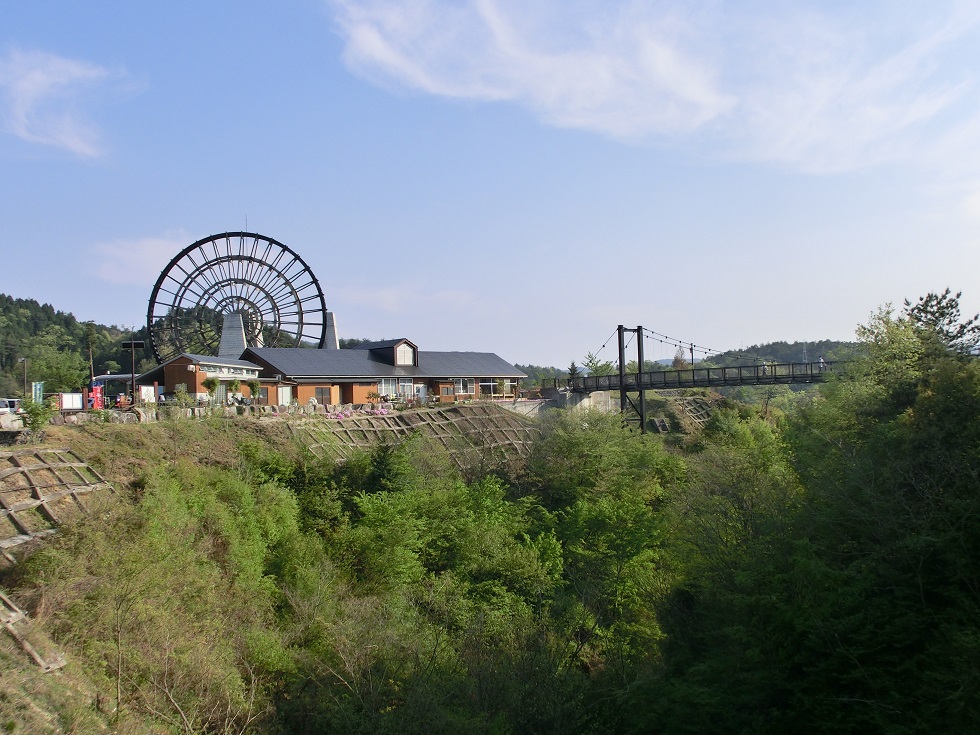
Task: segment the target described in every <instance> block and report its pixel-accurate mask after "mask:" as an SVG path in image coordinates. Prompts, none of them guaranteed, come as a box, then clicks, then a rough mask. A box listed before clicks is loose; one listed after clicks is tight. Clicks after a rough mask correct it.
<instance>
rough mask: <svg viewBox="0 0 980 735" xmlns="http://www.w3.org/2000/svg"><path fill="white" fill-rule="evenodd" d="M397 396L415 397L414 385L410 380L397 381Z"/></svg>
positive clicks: (401, 379) (400, 379)
mask: <svg viewBox="0 0 980 735" xmlns="http://www.w3.org/2000/svg"><path fill="white" fill-rule="evenodd" d="M398 395H400V396H405V397H406V398H412V397H413V396H414V395H415V385H414V381H413V380H412V379H411V378H399V379H398Z"/></svg>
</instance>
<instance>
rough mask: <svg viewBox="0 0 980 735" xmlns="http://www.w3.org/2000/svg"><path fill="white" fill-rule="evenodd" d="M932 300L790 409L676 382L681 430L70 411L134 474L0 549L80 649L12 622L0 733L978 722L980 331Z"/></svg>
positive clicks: (24, 598)
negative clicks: (29, 651)
mask: <svg viewBox="0 0 980 735" xmlns="http://www.w3.org/2000/svg"><path fill="white" fill-rule="evenodd" d="M937 298H938V299H939V303H938V304H937V303H936V302H935V300H931V301H927V302H925V305H924V306H923V304H922V303H920V304H919V305H916V306H910V307H908V308H907V309H906V311H904V312H903V313H902V314H899V315H893V314H890V313H888V312H884V311H883V312H880V313H879V314H877V315H876V316H875V317H874V319H873V320H872V321H871V323H870V324H869V325H867V326H866V327H864V328H862V331H861V334H862V339H863V346H864V348H865V349H866V350H867V356H866V357H864V358H862V359H858V360H855V361H853V362H852V363H849V364H848V365H847V368H846V369H845V370H841V371H840V372H836V371H835V374H834V379H833V380H831V381H829V382H827V383H826V384H822V385H820V386H819V387H818V388H817V389H816V391H814V392H812V393H806V394H803V395H800V396H797V397H796V400H794V401H793V402H792V403H787V404H786V409H787V410H786V411H785V412H784V411H776V410H775V409H774V408H773V407H772V406H771V405H769V406H768V407H762V406H759V407H755V406H750V405H746V404H744V403H739V402H735V401H727V402H725V401H721V402H719V403H718V404H717V405H715V404H714V403H713V399H712V400H711V401H709V400H708V398H709V397H708V396H699V397H697V396H684V398H688V397H691V398H694V397H697V398H698V399H699V400H697V401H691V402H690V405H689V406H688V408H689V409H690V410H689V411H688V410H687V409H684V410H685V411H686V412H687V414H688V417H689V419H690V420H691V422H693V423H697V424H699V425H700V428H699V430H698V432H697V433H696V434H691V435H690V436H688V437H687V439H686V440H685V441H677V442H674V441H670V442H668V441H666V440H665V439H664V438H663V437H661V436H656V435H650V434H647V435H641V434H638V433H634V432H630V431H624V430H623V427H622V424H621V421H620V418H619V417H618V416H615V415H603V414H599V413H593V412H580V413H576V412H564V411H556V412H553V413H550V414H547V415H546V416H545V417H544V418H543V419H541V420H540V421H539V422H537V423H536V424H535V425H534V426H533V427H532V426H530V425H526V424H524V423H523V422H520V426H522V427H524V431H523V433H521V431H520V429H519V428H518V425H514V426H508V425H507V423H506V422H504V423H500V424H495V425H494V426H493V427H487V429H486V430H485V431H481V430H480V427H479V425H478V424H475V423H474V421H475V420H476V417H475V416H471V415H466V414H465V413H461V414H449V413H432V414H419V415H416V416H414V417H412V418H408V417H407V416H403V417H402V421H399V422H393V423H390V424H385V425H382V424H376V423H375V424H372V423H363V422H360V423H352V424H350V425H348V426H342V425H341V424H342V422H327V421H326V420H324V419H313V418H310V419H303V420H300V421H298V422H296V423H290V422H285V421H282V420H278V419H277V420H269V421H267V420H264V419H262V420H255V421H252V420H243V421H238V420H229V419H223V418H212V419H208V420H204V421H189V420H183V419H182V420H180V421H174V422H161V423H159V424H156V425H152V426H151V425H147V426H138V425H126V424H123V425H115V424H88V425H84V426H79V427H58V428H56V429H55V430H54V431H52V432H51V434H50V435H49V436H48V437H47V439H46V442H57V443H59V444H63V445H66V446H67V447H70V448H72V449H73V451H75V452H76V453H77V455H78V456H80V457H82V458H83V459H85V460H87V461H90V462H91V463H92V464H93V466H95V467H97V469H98V471H99V472H101V473H103V474H104V475H105V476H106V477H109V478H112V479H114V480H115V481H116V483H117V486H116V490H117V492H116V493H114V494H110V493H100V492H93V493H90V497H91V499H92V501H91V502H89V503H87V508H86V512H84V513H78V514H76V515H75V516H74V517H72V518H70V519H66V520H65V522H64V523H63V524H62V525H61V526H60V527H59V529H58V533H57V534H56V535H54V536H51V537H50V538H48V539H46V540H45V541H44V542H43V543H42V544H38V545H37V548H36V549H35V551H34V553H33V554H31V555H30V556H29V557H28V558H26V559H24V560H23V561H21V562H19V563H17V564H15V565H12V566H8V568H7V569H5V570H3V571H2V573H0V586H2V587H3V588H4V589H5V590H7V591H9V592H10V597H11V599H12V600H13V602H14V603H15V604H16V605H18V606H19V607H20V608H21V609H23V610H25V611H26V612H28V613H29V614H30V615H31V617H32V619H33V620H34V628H33V633H32V635H34V636H36V637H35V638H34V640H36V641H37V644H38V646H39V647H41V649H42V650H43V651H44V652H45V653H44V657H45V660H52V661H54V660H55V658H54V657H55V656H56V655H61V656H63V657H64V659H65V660H66V661H67V665H66V666H64V667H63V668H60V669H57V670H56V671H54V672H52V673H49V674H45V675H43V676H41V675H39V674H38V673H37V671H36V670H32V669H31V666H32V665H30V664H25V663H24V661H25V656H24V654H23V653H21V652H19V651H18V650H17V649H16V648H13V647H12V646H11V645H9V644H8V643H7V642H6V641H5V642H4V644H3V645H0V665H4V666H6V667H7V668H5V669H3V671H2V672H0V674H2V675H0V715H2V719H0V725H2V727H3V728H4V729H5V730H6V731H8V732H38V733H45V732H50V733H55V732H74V733H101V732H107V731H112V732H119V733H143V732H160V733H177V732H181V733H229V732H235V733H251V734H253V735H287V734H289V735H292V734H303V735H305V734H310V735H312V734H313V733H392V734H394V733H399V734H402V733H446V734H447V735H448V734H449V733H454V734H455V733H461V732H462V733H478V734H481V735H483V734H486V735H490V734H491V733H493V734H496V733H522V732H554V733H564V732H589V733H594V734H595V735H606V734H609V735H613V734H619V733H622V734H624V735H626V734H630V735H632V734H638V733H646V732H677V733H700V732H713V733H732V734H734V733H739V734H741V733H753V734H754V733H763V734H766V735H768V734H771V735H776V734H777V733H779V734H781V733H786V732H806V733H827V734H828V735H829V734H830V733H841V732H853V733H858V732H860V733H889V734H891V733H896V734H898V733H908V732H970V731H972V730H973V729H975V728H974V726H975V723H976V722H977V721H978V719H980V669H978V667H977V666H976V661H977V656H978V652H980V637H978V635H977V626H976V620H977V618H978V616H980V594H978V592H977V591H978V590H980V576H978V575H980V572H978V570H977V567H976V559H977V558H978V556H980V496H978V494H977V492H976V478H977V476H978V473H980V420H978V416H980V361H978V360H977V359H976V358H975V357H974V356H973V354H974V352H975V350H976V348H977V346H978V344H980V326H978V325H977V324H976V323H975V321H969V322H966V323H962V324H959V323H958V316H957V317H956V318H954V317H951V316H950V315H951V314H952V315H957V314H958V312H957V310H956V309H955V308H953V307H955V306H956V304H955V303H952V304H951V303H946V302H945V301H944V299H946V300H947V301H948V299H947V297H937ZM677 398H681V396H678V397H677ZM708 403H712V405H711V406H710V408H711V411H712V415H711V417H710V418H704V416H703V413H704V411H705V410H706V409H707V408H708ZM685 405H686V404H685ZM423 416H428V418H423ZM508 420H510V419H508ZM509 431H517V432H518V433H517V434H516V435H515V434H509V435H508V432H509ZM371 436H376V437H378V440H377V441H375V440H373V439H370V437H371ZM451 437H454V438H451ZM457 439H458V440H460V441H465V442H467V443H468V447H467V446H461V445H459V444H458V443H457V441H456V440H457ZM507 445H511V446H513V448H514V450H515V451H514V452H513V453H512V454H506V455H505V456H506V458H507V459H506V461H500V460H499V459H496V458H495V457H494V454H495V452H496V451H498V450H499V451H505V448H506V446H507ZM49 446H53V445H50V444H49ZM484 448H485V450H484ZM473 449H476V451H472V450H473ZM461 458H469V459H467V460H466V461H460V460H461ZM484 460H485V461H484ZM14 469H16V472H14V473H11V474H10V475H9V476H14V475H16V474H17V473H19V472H21V470H22V469H23V468H14ZM42 484H44V483H42ZM14 505H16V504H14ZM4 511H5V512H6V513H7V515H10V513H20V512H21V510H19V509H17V508H14V507H13V506H12V505H11V506H10V507H5V508H4ZM35 668H36V667H35Z"/></svg>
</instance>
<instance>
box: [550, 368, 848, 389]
mask: <svg viewBox="0 0 980 735" xmlns="http://www.w3.org/2000/svg"><path fill="white" fill-rule="evenodd" d="M831 372H833V365H832V364H831V363H828V362H788V363H776V364H772V363H769V364H766V365H738V366H735V367H709V368H687V369H685V370H664V371H657V372H648V373H627V375H626V376H625V380H624V382H623V384H622V385H620V376H619V373H615V374H613V375H595V376H592V375H590V376H587V377H584V378H573V379H571V380H569V381H568V387H569V389H571V390H572V391H575V392H579V393H591V392H593V391H600V390H623V389H625V390H640V389H641V388H642V389H644V390H667V389H670V388H720V387H724V386H737V385H785V384H789V383H822V382H823V381H824V380H826V378H827V375H828V374H829V373H831Z"/></svg>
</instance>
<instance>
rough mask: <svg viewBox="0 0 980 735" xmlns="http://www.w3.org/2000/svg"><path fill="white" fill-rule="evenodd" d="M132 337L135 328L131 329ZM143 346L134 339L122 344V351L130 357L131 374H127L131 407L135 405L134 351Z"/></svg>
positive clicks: (143, 345) (134, 334)
mask: <svg viewBox="0 0 980 735" xmlns="http://www.w3.org/2000/svg"><path fill="white" fill-rule="evenodd" d="M133 337H134V338H135V337H136V328H135V327H133ZM145 346H146V343H145V342H142V341H139V342H138V341H136V340H135V339H132V340H130V341H129V342H123V343H122V348H123V349H124V350H129V357H130V364H131V372H130V374H129V383H130V393H129V395H130V396H131V398H132V401H133V405H135V404H136V350H142V349H143V348H144V347H145Z"/></svg>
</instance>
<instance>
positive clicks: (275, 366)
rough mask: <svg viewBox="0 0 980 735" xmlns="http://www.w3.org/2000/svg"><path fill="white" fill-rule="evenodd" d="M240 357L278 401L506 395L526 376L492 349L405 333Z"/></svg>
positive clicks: (252, 350)
mask: <svg viewBox="0 0 980 735" xmlns="http://www.w3.org/2000/svg"><path fill="white" fill-rule="evenodd" d="M242 359H243V360H245V361H248V362H250V363H254V364H255V365H258V366H259V367H260V368H261V373H260V380H261V381H262V383H263V385H266V384H270V383H271V384H273V385H275V387H276V390H277V391H278V394H277V400H278V402H279V403H280V404H283V403H289V402H290V401H291V400H296V401H297V402H299V403H307V402H309V401H310V399H311V398H312V399H314V400H316V402H317V403H323V404H343V403H370V402H372V401H376V400H378V399H379V398H381V397H383V396H388V397H389V398H391V399H396V398H397V399H399V400H418V401H421V402H427V401H430V400H434V401H438V402H443V403H445V402H455V401H462V400H470V399H475V398H482V399H506V398H514V397H515V396H516V395H517V386H518V381H519V380H520V379H521V378H526V377H527V375H525V374H524V373H522V372H521V371H520V370H518V369H517V368H515V367H514V366H513V365H511V364H510V363H508V362H506V361H505V360H503V359H502V358H500V357H498V356H497V355H495V354H493V353H492V352H425V351H422V350H419V349H418V347H417V346H416V345H415V344H414V343H413V342H410V341H409V340H407V339H392V340H386V341H383V342H371V343H367V344H361V345H358V346H357V347H355V348H352V349H344V350H312V349H304V348H301V347H292V348H279V349H277V348H271V347H267V348H262V347H250V348H248V349H246V350H245V352H244V353H242Z"/></svg>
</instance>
